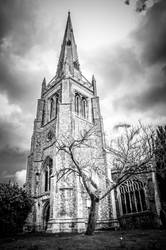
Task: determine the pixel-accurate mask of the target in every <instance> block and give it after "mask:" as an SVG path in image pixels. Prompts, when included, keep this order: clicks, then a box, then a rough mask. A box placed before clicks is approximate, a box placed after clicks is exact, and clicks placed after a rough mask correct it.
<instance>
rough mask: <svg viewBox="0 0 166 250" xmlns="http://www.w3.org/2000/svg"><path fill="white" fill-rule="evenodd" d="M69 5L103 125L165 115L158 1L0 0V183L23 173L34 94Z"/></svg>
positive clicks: (165, 41)
mask: <svg viewBox="0 0 166 250" xmlns="http://www.w3.org/2000/svg"><path fill="white" fill-rule="evenodd" d="M85 2H86V4H85ZM69 9H70V10H71V16H72V20H73V28H74V33H75V38H76V43H77V45H78V46H77V47H78V54H79V60H80V64H81V69H83V72H82V73H83V74H84V73H85V74H84V75H85V76H86V77H87V78H89V79H90V78H91V75H92V74H93V73H94V74H95V76H96V80H97V88H98V93H99V96H100V100H101V111H102V115H103V116H104V122H105V124H107V127H108V128H110V127H114V128H117V129H118V128H120V127H123V126H129V124H131V123H132V119H133V117H134V118H135V119H139V118H142V119H144V118H146V117H148V118H149V119H151V121H152V122H153V119H154V118H158V119H159V118H160V116H162V117H166V111H165V110H166V94H165V93H166V81H165V79H166V78H165V76H166V75H165V72H166V2H165V0H163V1H159V2H157V3H155V4H154V5H153V6H152V7H151V8H149V9H148V11H147V12H146V13H145V14H144V15H140V14H138V13H136V12H135V11H134V10H133V9H131V6H126V5H125V4H124V3H123V1H116V0H115V1H114V0H113V1H109V0H106V1H105V4H103V3H102V1H99V0H97V1H91V2H89V1H88V0H85V1H84V2H83V1H81V0H78V1H74V0H68V1H67V0H63V1H57V0H48V1H44V0H35V1H34V0H28V1H27V0H12V1H11V0H1V1H0V106H1V110H0V141H1V143H0V178H1V179H0V181H3V180H4V181H6V180H7V179H9V178H13V176H17V177H18V176H23V175H24V176H25V169H26V157H27V154H28V151H29V147H30V138H31V134H32V129H33V119H34V118H35V112H36V100H37V99H38V98H40V87H41V82H42V80H43V78H44V77H45V76H46V79H47V82H48V81H49V79H51V78H52V77H53V76H54V74H55V72H56V64H57V61H58V56H59V52H60V51H59V50H60V45H61V42H62V37H63V32H64V29H65V22H66V15H67V11H68V10H69ZM138 19H139V20H138ZM84 69H85V72H84ZM89 72H90V73H89ZM88 74H89V77H88V76H87V75H88ZM140 116H141V117H140ZM130 119H131V120H130ZM163 119H165V118H163ZM159 121H160V119H159ZM165 122H166V119H165Z"/></svg>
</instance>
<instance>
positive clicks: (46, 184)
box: [43, 157, 52, 192]
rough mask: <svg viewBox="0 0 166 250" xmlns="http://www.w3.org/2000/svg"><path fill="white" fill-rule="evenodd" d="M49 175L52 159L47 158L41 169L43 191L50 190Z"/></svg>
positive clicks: (50, 173)
mask: <svg viewBox="0 0 166 250" xmlns="http://www.w3.org/2000/svg"><path fill="white" fill-rule="evenodd" d="M51 175H52V159H51V158H50V157H47V158H46V160H45V163H44V168H43V176H44V178H43V181H44V191H45V192H47V191H50V189H51Z"/></svg>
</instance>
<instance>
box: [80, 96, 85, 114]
mask: <svg viewBox="0 0 166 250" xmlns="http://www.w3.org/2000/svg"><path fill="white" fill-rule="evenodd" d="M81 110H82V116H83V117H84V118H86V99H85V98H82V102H81Z"/></svg>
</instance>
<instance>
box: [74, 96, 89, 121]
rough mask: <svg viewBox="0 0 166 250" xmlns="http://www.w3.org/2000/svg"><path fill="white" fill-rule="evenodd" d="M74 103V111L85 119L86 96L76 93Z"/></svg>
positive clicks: (86, 110)
mask: <svg viewBox="0 0 166 250" xmlns="http://www.w3.org/2000/svg"><path fill="white" fill-rule="evenodd" d="M74 104H75V113H76V114H77V115H78V116H81V117H83V118H85V119H86V118H87V117H88V115H87V112H88V108H87V98H86V97H84V96H82V95H80V94H78V93H76V94H75V100H74Z"/></svg>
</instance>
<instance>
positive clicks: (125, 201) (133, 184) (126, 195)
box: [119, 179, 147, 214]
mask: <svg viewBox="0 0 166 250" xmlns="http://www.w3.org/2000/svg"><path fill="white" fill-rule="evenodd" d="M119 191H120V200H119V202H120V203H121V208H122V213H123V214H129V213H136V212H142V211H145V210H147V204H146V198H145V190H144V183H143V182H141V181H140V180H138V179H130V180H127V181H126V182H124V183H123V184H121V185H120V187H119Z"/></svg>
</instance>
